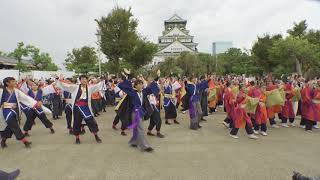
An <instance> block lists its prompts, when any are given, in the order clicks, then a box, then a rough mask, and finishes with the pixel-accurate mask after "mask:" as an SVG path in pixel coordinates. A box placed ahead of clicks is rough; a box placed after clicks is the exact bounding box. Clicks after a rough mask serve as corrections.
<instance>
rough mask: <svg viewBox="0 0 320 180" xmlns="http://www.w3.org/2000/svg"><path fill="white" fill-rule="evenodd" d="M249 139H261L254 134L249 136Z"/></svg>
mask: <svg viewBox="0 0 320 180" xmlns="http://www.w3.org/2000/svg"><path fill="white" fill-rule="evenodd" d="M248 137H249V139H259V138H258V136H256V135H254V134H250V135H248Z"/></svg>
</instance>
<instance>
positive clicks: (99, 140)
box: [94, 135, 102, 143]
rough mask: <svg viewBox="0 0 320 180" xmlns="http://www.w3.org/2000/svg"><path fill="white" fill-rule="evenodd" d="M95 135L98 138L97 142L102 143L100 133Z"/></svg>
mask: <svg viewBox="0 0 320 180" xmlns="http://www.w3.org/2000/svg"><path fill="white" fill-rule="evenodd" d="M94 137H95V138H96V141H97V143H102V140H101V139H100V138H99V136H98V135H94Z"/></svg>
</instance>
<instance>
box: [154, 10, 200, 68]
mask: <svg viewBox="0 0 320 180" xmlns="http://www.w3.org/2000/svg"><path fill="white" fill-rule="evenodd" d="M186 25H187V20H184V19H182V18H181V17H180V16H178V15H177V14H174V15H173V16H172V17H171V18H170V19H168V20H166V21H164V28H165V29H164V31H163V32H162V36H160V37H159V39H158V49H159V51H158V52H157V53H156V55H155V58H154V59H153V61H152V63H151V64H150V65H151V66H153V65H157V64H158V63H160V62H162V61H164V60H165V59H166V58H168V57H178V56H179V55H180V54H181V53H182V52H191V53H197V52H198V50H197V46H198V43H195V42H194V41H193V38H194V36H191V35H189V31H188V30H187V29H186ZM150 65H149V66H150Z"/></svg>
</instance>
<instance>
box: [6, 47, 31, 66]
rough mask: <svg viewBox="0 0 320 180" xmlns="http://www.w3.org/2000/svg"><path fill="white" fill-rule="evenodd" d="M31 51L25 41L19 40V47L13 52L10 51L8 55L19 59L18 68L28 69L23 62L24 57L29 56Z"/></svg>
mask: <svg viewBox="0 0 320 180" xmlns="http://www.w3.org/2000/svg"><path fill="white" fill-rule="evenodd" d="M28 55H29V52H28V49H27V48H26V47H25V45H24V43H23V42H19V43H18V46H17V48H15V49H14V51H13V52H11V53H9V54H8V56H9V57H11V58H14V59H16V60H17V61H18V63H17V66H16V67H15V68H16V69H18V70H20V71H27V70H28V67H27V66H26V65H25V64H24V63H23V62H22V58H23V57H28Z"/></svg>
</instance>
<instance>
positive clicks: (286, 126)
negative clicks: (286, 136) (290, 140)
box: [281, 123, 289, 128]
mask: <svg viewBox="0 0 320 180" xmlns="http://www.w3.org/2000/svg"><path fill="white" fill-rule="evenodd" d="M281 126H282V127H285V128H288V127H289V126H288V124H287V123H282V124H281Z"/></svg>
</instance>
